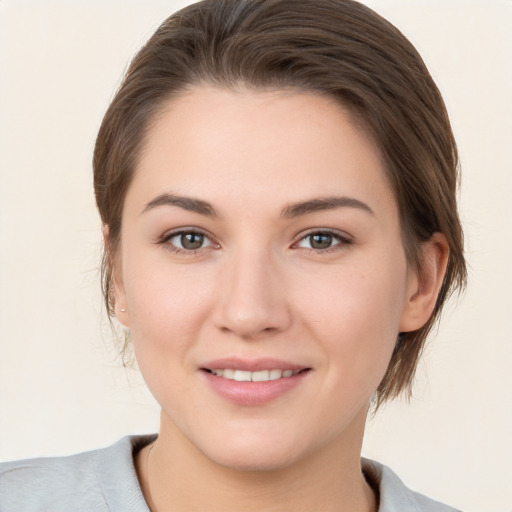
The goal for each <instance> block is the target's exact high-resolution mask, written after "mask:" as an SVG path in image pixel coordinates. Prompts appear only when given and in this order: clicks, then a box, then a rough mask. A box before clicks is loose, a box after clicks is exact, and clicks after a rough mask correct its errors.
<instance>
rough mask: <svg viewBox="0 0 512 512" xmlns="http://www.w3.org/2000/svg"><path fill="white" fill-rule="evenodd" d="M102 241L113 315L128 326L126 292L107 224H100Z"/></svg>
mask: <svg viewBox="0 0 512 512" xmlns="http://www.w3.org/2000/svg"><path fill="white" fill-rule="evenodd" d="M102 233H103V243H104V250H105V259H106V264H107V265H108V268H109V274H110V285H109V286H110V295H111V299H110V301H111V305H112V308H111V309H112V311H113V313H114V316H115V317H116V318H117V319H118V320H119V322H120V323H121V324H123V325H124V326H125V327H129V326H130V316H129V313H128V309H127V307H126V294H125V291H124V283H123V279H122V271H121V268H120V267H121V266H120V262H119V258H118V257H116V256H115V255H114V251H113V249H112V244H111V242H110V237H109V229H108V226H107V225H103V226H102Z"/></svg>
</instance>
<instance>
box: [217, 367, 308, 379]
mask: <svg viewBox="0 0 512 512" xmlns="http://www.w3.org/2000/svg"><path fill="white" fill-rule="evenodd" d="M209 371H210V373H212V374H213V375H216V376H217V377H223V378H224V379H229V380H236V381H238V382H267V381H269V380H277V379H282V378H287V377H293V376H294V375H297V374H298V373H299V372H300V371H303V370H298V371H294V370H279V369H272V370H259V371H256V372H250V371H245V370H235V369H232V368H225V369H216V370H209Z"/></svg>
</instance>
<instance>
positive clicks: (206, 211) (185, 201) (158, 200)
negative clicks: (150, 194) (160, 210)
mask: <svg viewBox="0 0 512 512" xmlns="http://www.w3.org/2000/svg"><path fill="white" fill-rule="evenodd" d="M164 205H167V206H178V207H179V208H183V209H184V210H187V211H189V212H195V213H199V214H200V215H206V216H207V217H218V214H217V212H216V211H215V208H214V207H213V206H212V205H211V204H210V203H208V202H207V201H203V200H202V199H195V198H193V197H186V196H177V195H174V194H161V195H159V196H157V197H155V199H153V200H152V201H150V202H149V203H148V204H147V205H146V206H145V207H144V210H142V213H145V212H147V211H148V210H152V209H153V208H156V207H157V206H164Z"/></svg>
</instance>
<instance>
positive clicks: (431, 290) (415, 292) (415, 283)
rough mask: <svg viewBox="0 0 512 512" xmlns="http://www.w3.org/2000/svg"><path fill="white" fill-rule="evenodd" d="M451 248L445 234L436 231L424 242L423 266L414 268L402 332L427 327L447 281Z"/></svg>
mask: <svg viewBox="0 0 512 512" xmlns="http://www.w3.org/2000/svg"><path fill="white" fill-rule="evenodd" d="M449 254H450V249H449V247H448V242H447V241H446V237H445V236H444V235H443V234H442V233H434V234H433V235H432V237H431V238H430V240H428V241H427V242H424V243H423V244H422V245H421V256H420V257H421V269H420V270H417V269H410V271H409V276H408V283H407V294H406V298H405V304H404V309H403V311H402V317H401V319H400V332H410V331H415V330H417V329H420V328H421V327H423V326H424V325H425V324H426V323H427V321H428V319H429V318H430V316H431V315H432V312H433V310H434V307H435V305H436V301H437V297H438V295H439V290H440V289H441V285H442V284H443V279H444V275H445V273H446V265H447V264H448V256H449Z"/></svg>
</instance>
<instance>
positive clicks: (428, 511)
mask: <svg viewBox="0 0 512 512" xmlns="http://www.w3.org/2000/svg"><path fill="white" fill-rule="evenodd" d="M362 467H363V471H364V472H365V474H366V475H367V478H368V480H369V481H371V482H372V483H373V484H374V485H375V486H376V487H378V490H379V494H380V506H379V512H403V511H404V510H407V511H408V512H460V510H457V509H455V508H452V507H450V506H448V505H444V504H443V503H440V502H439V501H435V500H433V499H431V498H428V497H427V496H424V495H423V494H420V493H417V492H414V491H411V490H410V489H408V488H407V487H406V486H405V484H404V483H403V482H402V481H401V480H400V478H398V476H397V475H396V474H395V473H394V472H393V471H391V469H389V468H388V467H386V466H384V465H383V464H380V463H379V462H375V461H373V460H368V459H362Z"/></svg>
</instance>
